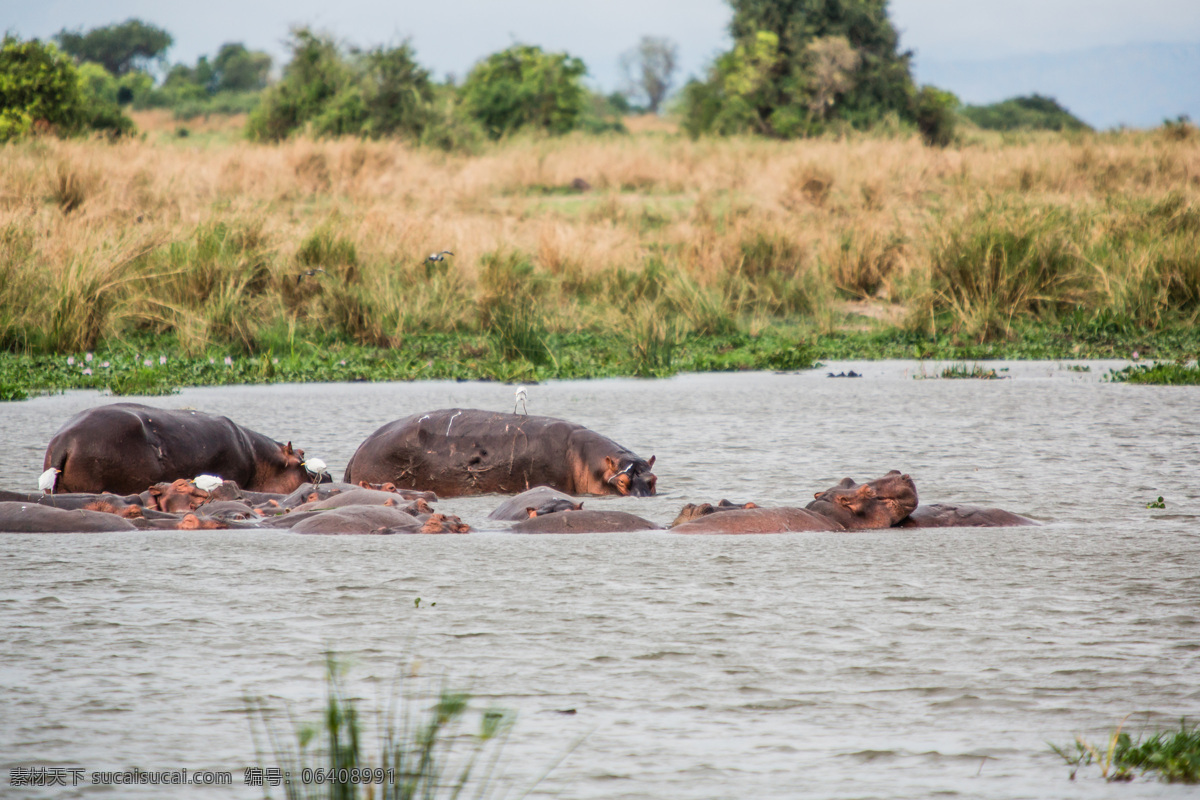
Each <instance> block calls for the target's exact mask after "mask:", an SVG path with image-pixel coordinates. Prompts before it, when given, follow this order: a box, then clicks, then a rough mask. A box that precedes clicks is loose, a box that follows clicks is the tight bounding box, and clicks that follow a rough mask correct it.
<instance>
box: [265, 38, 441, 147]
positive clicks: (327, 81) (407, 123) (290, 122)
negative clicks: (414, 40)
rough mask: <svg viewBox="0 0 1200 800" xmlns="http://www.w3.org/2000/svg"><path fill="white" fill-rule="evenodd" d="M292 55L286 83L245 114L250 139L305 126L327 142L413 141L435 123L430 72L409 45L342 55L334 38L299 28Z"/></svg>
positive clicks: (279, 136) (285, 73)
mask: <svg viewBox="0 0 1200 800" xmlns="http://www.w3.org/2000/svg"><path fill="white" fill-rule="evenodd" d="M291 50H292V57H291V60H290V61H289V62H288V63H287V65H286V66H285V67H284V69H283V79H282V80H281V81H280V82H279V83H277V84H275V85H274V86H272V87H271V88H269V89H268V90H267V91H266V93H265V94H264V96H263V100H262V102H261V103H260V104H259V106H258V108H257V109H255V111H254V112H253V113H252V114H251V115H250V123H249V128H248V130H247V133H248V134H249V136H250V137H251V138H253V139H258V140H263V141H278V140H280V139H283V138H286V137H287V136H289V135H291V134H292V133H294V132H296V131H299V130H301V129H303V128H305V127H308V128H309V129H311V131H312V132H313V133H315V134H318V135H324V136H343V135H360V136H392V135H401V136H408V137H412V138H414V139H418V138H420V137H421V136H422V134H423V133H424V131H425V129H426V127H427V126H428V125H429V124H430V123H431V120H432V119H433V118H434V116H435V114H434V110H433V108H434V103H435V98H434V87H433V84H432V82H431V81H430V79H429V71H428V70H426V69H425V68H423V67H421V66H420V65H419V64H418V63H417V62H416V59H415V54H414V52H413V49H412V46H411V45H409V44H408V42H404V43H402V44H401V45H400V46H399V47H377V48H375V49H373V50H369V51H367V52H366V53H362V52H358V51H350V52H345V51H344V50H343V48H342V47H341V46H339V45H338V43H337V42H336V41H334V39H333V38H332V37H330V36H328V35H325V34H318V33H314V32H312V31H311V30H309V29H307V28H298V29H296V30H294V31H293V32H292V41H291Z"/></svg>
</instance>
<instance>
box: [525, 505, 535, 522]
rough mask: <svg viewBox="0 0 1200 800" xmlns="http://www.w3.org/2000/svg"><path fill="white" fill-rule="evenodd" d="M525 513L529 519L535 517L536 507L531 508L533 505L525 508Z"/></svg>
mask: <svg viewBox="0 0 1200 800" xmlns="http://www.w3.org/2000/svg"><path fill="white" fill-rule="evenodd" d="M525 513H526V514H528V515H529V518H530V519H533V518H534V517H536V516H537V509H536V508H533V507H532V506H531V507H529V508H527V509H525Z"/></svg>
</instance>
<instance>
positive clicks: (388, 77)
mask: <svg viewBox="0 0 1200 800" xmlns="http://www.w3.org/2000/svg"><path fill="white" fill-rule="evenodd" d="M415 55H416V54H415V52H414V51H413V48H412V45H410V44H409V43H408V42H404V43H403V44H401V45H400V46H399V47H391V48H387V47H377V48H375V49H374V50H371V51H369V52H368V53H367V54H366V56H365V57H364V58H363V76H362V77H363V87H364V88H363V101H364V104H365V106H366V113H367V119H366V123H365V126H364V130H363V132H364V133H366V134H367V135H369V136H391V135H396V134H401V135H407V136H414V137H415V136H420V135H421V133H422V132H423V131H424V130H425V127H426V126H427V125H428V124H429V122H430V118H431V115H432V114H433V110H432V108H433V84H432V82H431V81H430V80H429V70H427V69H425V68H424V67H422V66H421V65H420V64H418V63H417V61H416V58H415Z"/></svg>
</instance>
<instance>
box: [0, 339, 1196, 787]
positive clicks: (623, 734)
mask: <svg viewBox="0 0 1200 800" xmlns="http://www.w3.org/2000/svg"><path fill="white" fill-rule="evenodd" d="M997 366H1000V367H1006V368H1007V372H1004V373H1001V374H1006V375H1009V376H1011V377H1009V378H1008V379H1005V380H999V381H948V380H914V379H913V376H914V374H918V375H919V374H920V373H921V372H922V367H921V366H920V365H917V364H914V363H907V362H874V363H860V362H855V363H849V362H846V363H838V364H833V365H830V366H829V367H827V368H826V369H825V370H820V371H816V372H809V373H802V374H789V375H775V374H766V373H751V374H726V375H690V376H681V377H678V378H673V379H670V380H662V381H635V380H605V381H589V382H562V383H551V384H545V385H539V386H534V387H530V389H529V410H530V411H531V412H532V413H539V414H547V415H551V416H560V417H564V418H567V419H571V420H573V421H576V422H580V423H583V424H585V425H588V426H589V427H592V428H594V429H596V430H598V431H600V432H602V433H604V434H606V435H608V436H610V437H612V438H613V439H615V440H616V441H618V442H620V443H622V444H623V445H625V446H627V447H629V448H631V449H633V450H635V451H636V452H638V453H639V454H641V455H642V456H644V457H649V456H650V455H656V456H657V457H658V460H657V462H656V465H655V472H656V473H657V474H658V476H659V483H658V485H659V489H660V494H659V495H658V496H657V497H655V498H649V499H636V498H630V499H623V498H622V499H617V498H611V499H599V498H596V499H588V500H587V501H585V503H586V507H594V508H620V509H624V510H630V511H634V512H635V513H639V514H641V515H642V516H646V517H649V518H650V519H653V520H655V521H658V522H660V523H664V524H665V523H667V522H669V521H670V520H671V519H672V518H673V517H674V515H675V514H676V513H677V511H678V510H679V507H680V506H681V505H683V503H685V502H699V501H705V500H707V501H712V502H715V501H716V500H718V499H720V498H722V497H725V498H729V499H731V500H735V501H739V502H740V501H745V500H751V499H753V500H755V501H756V502H759V503H761V504H768V505H769V504H785V503H787V504H803V503H805V502H807V500H808V499H809V498H811V496H812V494H813V493H814V492H816V491H818V490H820V489H823V488H826V487H828V486H829V485H831V484H833V483H834V482H836V481H837V480H839V479H840V478H842V477H844V476H847V475H849V476H852V477H855V478H856V479H860V480H861V479H867V478H871V477H876V476H878V475H880V474H882V473H884V472H886V471H887V470H889V469H901V470H903V471H905V472H908V473H910V474H911V475H912V476H913V478H914V480H915V481H916V483H917V488H918V490H919V491H920V494H921V497H922V499H923V500H924V501H926V502H939V501H941V502H957V503H971V504H978V505H993V506H1000V507H1003V508H1006V509H1008V510H1011V511H1015V512H1018V513H1022V514H1025V515H1028V516H1032V517H1035V518H1037V519H1039V520H1042V521H1043V522H1045V523H1046V524H1045V525H1044V526H1043V527H1040V528H1016V529H992V530H978V529H976V530H934V531H907V530H905V531H882V532H865V533H850V534H847V533H841V534H838V533H803V534H787V535H780V536H750V537H680V536H674V535H671V534H669V533H641V534H608V535H595V536H539V537H524V536H514V535H511V534H507V533H503V532H487V533H477V534H473V535H470V536H440V537H420V536H393V537H306V536H296V535H291V534H287V533H280V532H254V533H234V532H205V533H188V534H184V533H174V532H172V533H161V532H160V533H145V532H138V533H128V534H102V535H97V534H93V535H67V536H14V535H7V536H3V537H0V581H2V582H3V584H2V585H3V586H4V589H3V591H2V592H0V633H2V634H3V641H4V645H3V647H2V648H0V687H2V688H0V719H3V720H4V724H3V725H2V726H0V754H2V756H0V762H3V763H0V768H3V769H4V770H5V773H6V774H5V775H0V781H3V782H4V788H5V791H3V792H0V794H4V795H5V796H13V797H21V798H25V797H43V796H51V797H60V796H61V797H74V796H88V797H91V796H111V797H135V796H136V797H157V796H162V790H161V789H159V788H154V787H144V788H141V789H137V788H132V787H117V788H111V789H103V788H100V787H79V788H78V789H70V788H68V789H56V790H44V789H42V790H39V789H18V788H10V787H9V786H8V785H7V778H8V776H7V771H8V770H9V769H11V768H12V767H14V766H29V765H33V764H45V765H57V766H79V767H83V768H85V769H86V770H87V771H88V772H89V773H90V772H91V771H93V770H113V769H128V768H131V767H140V768H142V769H157V770H161V769H175V768H180V767H187V768H188V769H190V770H199V769H228V770H231V771H233V772H234V779H235V785H234V787H233V788H232V789H205V788H202V787H186V788H182V789H178V790H177V791H176V792H173V793H172V794H173V796H179V797H188V798H192V797H194V798H205V797H222V798H224V797H245V798H256V797H261V796H262V792H261V790H259V789H253V788H249V787H246V786H244V785H243V782H242V770H243V769H244V768H245V767H247V766H255V765H258V766H271V765H272V763H271V762H272V760H273V759H272V758H271V757H270V756H266V757H260V756H257V755H256V753H255V747H254V743H253V741H252V739H251V735H250V727H249V725H248V723H247V720H246V715H245V713H244V701H243V697H244V695H245V694H247V693H252V694H259V695H266V696H270V697H274V698H277V699H278V702H282V701H284V700H286V701H289V702H290V703H292V705H293V706H294V708H295V710H296V712H297V713H298V714H299V715H300V716H302V717H306V718H307V717H310V716H312V715H313V712H315V709H316V707H317V704H318V702H319V700H320V698H321V696H322V692H323V684H322V675H323V671H322V655H321V654H322V651H323V650H324V649H326V648H333V649H335V650H337V651H339V652H342V653H345V654H347V655H348V656H349V657H350V658H351V660H352V662H353V666H352V669H351V671H350V684H351V685H352V686H353V687H354V688H355V690H356V691H357V692H358V693H359V694H360V695H361V696H362V697H363V706H364V708H365V709H373V708H377V707H378V706H379V705H381V703H380V701H379V700H378V697H379V696H380V695H386V694H387V691H388V690H387V686H388V684H389V683H390V681H391V679H392V677H393V676H394V675H395V673H396V671H397V668H398V666H399V665H408V667H406V668H409V667H411V659H413V658H414V657H415V658H418V659H419V670H420V672H421V673H422V674H424V675H432V676H445V677H446V679H447V681H448V682H449V683H450V684H451V685H453V686H455V687H458V688H464V689H468V690H470V691H471V692H472V693H473V694H474V695H475V696H476V697H478V698H480V703H481V705H486V704H490V703H494V704H498V705H501V706H504V707H507V708H510V709H513V710H515V711H516V712H517V714H518V721H517V725H516V729H515V732H514V735H513V738H512V741H511V743H510V745H509V747H508V749H507V751H506V753H507V756H508V758H507V760H508V763H509V766H508V773H509V774H510V775H512V776H513V779H514V785H515V786H516V787H518V788H519V787H521V786H523V785H525V783H527V782H528V781H531V780H532V779H533V778H534V777H535V776H536V775H538V774H540V772H541V771H542V769H543V768H544V767H546V766H547V765H549V764H551V763H552V762H553V761H555V760H556V759H557V758H558V757H559V756H560V755H561V754H562V753H563V752H564V751H565V750H566V749H567V747H568V746H569V745H570V744H571V743H572V742H574V741H576V740H577V739H578V738H579V737H585V738H583V740H582V742H581V743H580V744H579V745H578V746H577V747H576V748H575V749H574V750H573V751H572V752H571V753H570V755H569V756H568V757H567V758H566V759H565V760H564V761H563V762H562V763H561V764H560V765H559V766H558V767H557V768H556V769H555V770H554V771H553V773H552V774H551V775H550V777H549V778H547V779H546V780H545V781H544V782H543V783H542V784H541V785H540V786H539V787H538V789H537V791H536V792H535V793H534V796H547V797H549V796H553V797H562V798H611V797H620V798H716V797H720V798H725V797H729V798H734V797H736V798H744V797H768V798H770V797H779V798H783V797H795V796H799V795H803V796H809V797H880V798H909V797H928V796H931V795H933V794H935V793H936V794H944V795H948V796H955V795H958V796H964V797H982V798H996V799H997V800H999V799H1001V798H1044V797H1049V796H1053V797H1087V798H1095V797H1114V798H1115V797H1121V798H1127V797H1176V796H1178V797H1183V796H1192V795H1193V794H1194V790H1189V789H1187V788H1184V787H1170V786H1164V785H1160V784H1155V783H1150V782H1141V783H1135V784H1133V785H1113V786H1109V785H1107V784H1104V783H1103V782H1102V781H1100V780H1099V779H1098V778H1096V777H1095V774H1096V773H1095V771H1094V770H1093V771H1091V772H1087V771H1084V772H1081V775H1080V779H1079V780H1077V781H1076V782H1073V783H1072V782H1070V781H1068V779H1067V775H1068V770H1067V768H1066V766H1065V765H1064V764H1063V763H1062V762H1061V761H1060V760H1058V759H1057V757H1055V756H1054V755H1053V754H1051V753H1050V752H1049V750H1048V748H1047V746H1046V742H1048V741H1049V742H1056V743H1063V744H1066V743H1069V742H1071V741H1072V739H1073V737H1074V736H1075V735H1076V734H1077V733H1082V734H1084V735H1086V736H1088V737H1089V738H1092V739H1095V740H1104V739H1105V737H1106V736H1107V732H1108V731H1109V730H1110V729H1111V728H1112V727H1113V726H1115V725H1116V724H1117V723H1119V722H1120V721H1121V719H1122V718H1124V717H1125V716H1126V715H1127V714H1131V713H1132V714H1133V716H1131V717H1130V718H1129V721H1128V722H1127V723H1126V726H1127V729H1128V730H1132V731H1133V732H1134V733H1136V732H1137V731H1139V730H1141V729H1143V728H1145V727H1147V726H1151V727H1152V726H1155V725H1159V726H1172V725H1176V724H1177V722H1178V719H1179V717H1181V716H1188V717H1189V718H1192V719H1196V718H1200V677H1198V676H1200V613H1198V611H1197V608H1198V601H1200V486H1198V485H1197V482H1196V475H1197V466H1198V464H1200V426H1198V424H1197V420H1198V419H1200V392H1198V391H1197V390H1195V389H1194V388H1185V387H1179V388H1175V387H1134V386H1126V385H1120V384H1108V383H1104V382H1102V381H1101V380H1100V377H1101V374H1102V373H1103V371H1104V370H1105V369H1106V368H1107V366H1108V365H1102V364H1097V363H1096V362H1092V366H1091V370H1090V371H1089V372H1075V371H1071V370H1068V369H1066V368H1065V365H1062V364H1058V363H1056V362H1032V363H1031V362H1023V363H1008V364H1001V365H997ZM846 369H855V370H857V371H859V372H862V373H864V377H863V378H861V379H829V378H826V377H825V373H826V371H828V370H832V371H834V372H840V371H842V370H846ZM924 371H925V372H927V373H929V374H934V373H935V369H934V368H931V367H925V368H924ZM512 401H513V387H511V386H504V385H500V384H487V383H452V382H435V383H413V384H330V385H304V386H266V387H239V388H209V389H190V390H186V391H184V392H183V393H181V394H180V395H177V396H173V397H166V398H153V399H149V400H147V401H146V402H148V403H150V404H154V405H160V406H167V407H185V406H186V407H194V408H198V409H201V410H204V411H209V412H214V413H222V414H227V415H229V416H231V417H232V418H233V419H235V420H237V421H239V422H241V423H243V424H245V425H247V426H248V427H251V428H254V429H257V430H260V431H262V432H264V433H268V434H270V435H272V436H275V437H276V438H281V439H286V438H290V439H292V440H293V441H294V442H295V444H296V445H297V446H299V447H303V448H305V449H306V451H307V452H308V453H309V454H310V455H319V456H320V457H321V458H323V459H324V460H325V461H326V462H327V463H328V464H329V465H330V467H331V469H332V471H333V472H334V474H335V475H338V474H340V471H341V469H342V468H343V467H344V466H345V463H346V461H347V460H348V459H349V457H350V455H351V454H352V453H353V451H354V449H355V448H356V447H357V445H358V443H359V442H360V441H361V440H362V439H363V438H364V437H365V436H366V435H368V434H369V433H370V432H372V431H373V430H375V429H376V428H377V427H379V426H380V425H382V424H384V423H386V422H389V421H391V420H393V419H396V418H398V417H401V416H406V415H408V414H410V413H414V412H417V411H425V410H430V409H433V408H443V407H450V406H463V407H476V408H488V409H496V410H505V411H507V410H509V409H510V408H511V404H512ZM108 402H113V398H111V397H102V396H100V395H97V394H95V393H89V392H72V393H68V394H65V395H60V396H54V397H44V398H37V399H34V400H30V401H26V402H21V403H7V404H0V430H2V431H3V436H2V438H3V442H4V445H5V446H4V448H3V449H2V450H0V486H3V487H4V488H9V489H14V488H15V489H23V490H31V489H32V488H33V487H34V486H35V485H36V479H37V475H38V473H40V471H41V465H42V454H43V451H44V448H45V445H46V442H47V441H48V440H49V439H50V437H51V436H52V435H53V433H54V431H55V430H57V428H58V427H59V426H60V425H61V424H62V423H63V422H64V421H65V420H66V419H67V418H68V417H69V416H70V415H72V414H73V413H75V412H77V411H79V410H81V409H84V408H87V407H91V406H94V405H98V404H102V403H108ZM1159 495H1162V496H1164V497H1165V498H1166V501H1167V508H1166V509H1165V510H1149V509H1147V508H1146V507H1145V505H1146V502H1147V501H1148V500H1151V499H1153V498H1155V497H1157V496H1159ZM498 502H499V500H498V499H497V498H494V497H487V498H464V499H458V500H445V501H442V503H440V504H439V509H440V510H444V511H449V512H450V513H455V514H458V515H460V516H462V517H463V518H464V519H465V520H466V521H467V522H470V523H472V524H473V525H476V526H481V525H485V524H486V523H485V517H486V515H487V513H488V511H490V510H491V508H492V507H494V505H496V504H497V503H498ZM418 597H420V598H422V607H420V608H416V607H415V606H414V600H415V599H416V598H418ZM433 602H436V603H437V605H436V607H430V603H433ZM570 709H574V710H575V712H576V713H574V714H562V713H559V712H561V711H564V710H570ZM276 796H278V793H277V794H276Z"/></svg>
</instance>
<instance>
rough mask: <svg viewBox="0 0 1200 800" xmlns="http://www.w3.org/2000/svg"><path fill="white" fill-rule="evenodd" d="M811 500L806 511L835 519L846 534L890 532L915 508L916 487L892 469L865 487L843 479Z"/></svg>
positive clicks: (907, 478)
mask: <svg viewBox="0 0 1200 800" xmlns="http://www.w3.org/2000/svg"><path fill="white" fill-rule="evenodd" d="M814 497H815V499H814V500H813V502H811V503H809V504H808V508H809V509H810V510H813V511H816V512H818V513H821V514H825V515H826V516H829V517H831V518H833V519H836V520H837V521H838V522H840V523H842V524H843V525H845V526H846V528H847V529H848V530H866V529H874V528H890V527H892V526H893V525H895V524H897V523H899V522H901V521H902V520H904V519H905V518H906V517H907V516H908V515H909V514H911V513H912V512H913V511H914V510H915V509H916V507H917V487H916V485H915V484H914V483H913V480H912V478H911V477H909V476H908V475H902V474H900V471H899V470H895V469H894V470H892V471H891V472H889V473H888V474H887V475H884V476H883V477H882V478H876V479H875V480H873V481H868V482H867V483H855V482H854V481H853V480H851V479H850V478H843V479H842V480H841V482H840V483H838V484H837V485H836V486H834V487H832V488H830V489H826V490H825V491H823V492H817V493H816V495H814Z"/></svg>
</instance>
